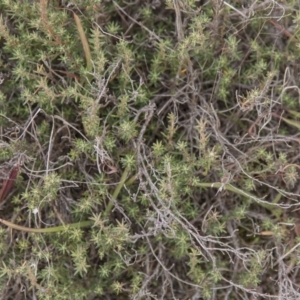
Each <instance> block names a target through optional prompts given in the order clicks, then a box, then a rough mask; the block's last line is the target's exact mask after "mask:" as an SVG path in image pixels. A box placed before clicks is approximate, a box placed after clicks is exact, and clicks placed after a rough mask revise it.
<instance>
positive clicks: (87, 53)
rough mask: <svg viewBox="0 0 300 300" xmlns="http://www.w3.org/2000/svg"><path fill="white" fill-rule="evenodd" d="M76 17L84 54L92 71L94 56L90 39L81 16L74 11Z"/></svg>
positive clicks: (88, 68)
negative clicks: (85, 31) (87, 36)
mask: <svg viewBox="0 0 300 300" xmlns="http://www.w3.org/2000/svg"><path fill="white" fill-rule="evenodd" d="M74 19H75V22H76V26H77V30H78V33H79V36H80V40H81V43H82V46H83V50H84V54H85V59H86V68H87V70H88V71H89V72H90V71H91V70H92V56H91V51H90V46H89V44H88V40H87V38H86V35H85V33H84V30H83V27H82V24H81V21H80V19H79V17H78V16H77V15H76V14H75V13H74Z"/></svg>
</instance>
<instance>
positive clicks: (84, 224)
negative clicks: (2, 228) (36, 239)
mask: <svg viewBox="0 0 300 300" xmlns="http://www.w3.org/2000/svg"><path fill="white" fill-rule="evenodd" d="M0 222H1V223H2V224H4V225H6V226H8V227H10V228H12V229H17V230H21V231H25V232H33V233H50V232H59V231H63V230H64V229H66V228H83V227H90V226H92V225H93V223H94V222H93V221H82V222H78V223H73V224H68V225H64V226H55V227H48V228H30V227H24V226H20V225H17V224H14V223H11V222H9V221H6V220H3V219H0Z"/></svg>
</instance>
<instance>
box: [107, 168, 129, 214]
mask: <svg viewBox="0 0 300 300" xmlns="http://www.w3.org/2000/svg"><path fill="white" fill-rule="evenodd" d="M129 172H130V168H129V167H126V169H125V170H124V172H123V174H122V177H121V180H120V182H119V184H118V185H117V187H116V189H115V191H114V193H113V194H112V199H110V200H109V202H108V204H107V207H106V209H105V212H104V217H108V215H109V213H110V211H111V209H112V207H113V205H114V201H115V200H116V199H117V197H118V195H119V193H120V191H121V189H122V187H123V186H124V183H125V181H126V179H127V177H128V174H129Z"/></svg>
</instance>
